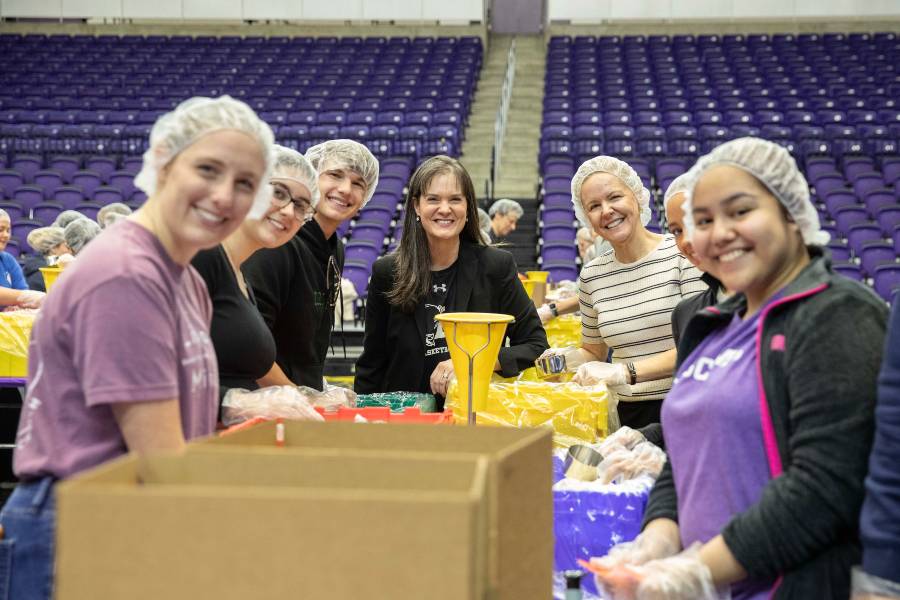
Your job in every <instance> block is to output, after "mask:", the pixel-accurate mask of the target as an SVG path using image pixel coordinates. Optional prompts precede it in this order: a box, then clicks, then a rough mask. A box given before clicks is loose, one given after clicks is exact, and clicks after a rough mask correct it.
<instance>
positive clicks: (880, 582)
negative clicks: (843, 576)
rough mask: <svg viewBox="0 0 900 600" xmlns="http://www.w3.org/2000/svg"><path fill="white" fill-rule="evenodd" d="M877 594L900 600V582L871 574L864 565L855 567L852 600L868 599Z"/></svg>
mask: <svg viewBox="0 0 900 600" xmlns="http://www.w3.org/2000/svg"><path fill="white" fill-rule="evenodd" d="M876 596H877V597H878V598H896V599H898V600H900V583H897V582H896V581H890V580H888V579H883V578H881V577H876V576H875V575H870V574H868V573H866V572H865V571H863V570H862V567H853V574H852V583H851V595H850V598H851V600H866V599H867V598H871V597H876Z"/></svg>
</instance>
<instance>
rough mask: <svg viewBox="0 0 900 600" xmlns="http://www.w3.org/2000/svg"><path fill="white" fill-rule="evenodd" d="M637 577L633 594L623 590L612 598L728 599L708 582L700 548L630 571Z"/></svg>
mask: <svg viewBox="0 0 900 600" xmlns="http://www.w3.org/2000/svg"><path fill="white" fill-rule="evenodd" d="M634 570H635V571H636V572H637V573H638V575H639V576H638V577H637V578H636V581H637V587H636V589H634V594H633V595H629V594H630V593H631V590H623V591H624V594H620V593H619V592H614V595H613V597H614V598H620V597H622V598H634V599H635V600H720V599H721V598H729V597H730V594H729V593H728V591H727V590H726V591H724V592H723V594H720V593H719V592H718V591H717V590H716V588H715V586H714V585H713V581H712V573H710V571H709V567H707V566H706V565H705V564H704V563H703V561H701V560H700V544H694V545H693V546H691V547H690V548H688V549H687V550H685V551H684V552H682V553H681V554H677V555H675V556H670V557H669V558H661V559H658V560H653V561H650V562H648V563H646V564H644V565H642V566H640V567H636V568H635V569H634Z"/></svg>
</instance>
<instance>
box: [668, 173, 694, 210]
mask: <svg viewBox="0 0 900 600" xmlns="http://www.w3.org/2000/svg"><path fill="white" fill-rule="evenodd" d="M690 186H691V175H690V172H687V173H682V174H681V175H679V176H678V177H676V178H675V179H673V180H672V183H670V184H669V187H668V188H666V195H665V196H663V210H667V209H668V208H669V200H671V199H672V197H673V196H677V195H678V194H684V195H685V199H687V193H688V190H690Z"/></svg>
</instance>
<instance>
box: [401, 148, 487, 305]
mask: <svg viewBox="0 0 900 600" xmlns="http://www.w3.org/2000/svg"><path fill="white" fill-rule="evenodd" d="M445 173H452V174H453V175H455V176H456V181H457V183H459V186H460V187H461V188H462V193H463V195H464V196H465V198H466V223H465V225H464V226H463V230H462V231H461V232H460V234H459V240H460V242H469V243H471V244H476V245H479V246H483V245H484V241H483V240H482V238H481V231H480V230H479V229H478V205H477V204H476V202H475V186H474V185H472V178H471V177H469V172H468V171H466V168H465V167H464V166H462V164H460V162H459V161H458V160H456V159H455V158H450V157H449V156H443V155H439V156H433V157H431V158H429V159H428V160H426V161H424V162H423V163H422V164H421V165H419V168H417V169H416V172H415V173H413V174H412V177H410V179H409V191H408V192H407V194H406V201H405V203H404V204H405V207H406V218H405V219H404V220H403V237H402V238H401V239H400V246H399V247H398V248H397V251H396V252H397V262H396V266H395V268H394V286H393V287H392V288H391V290H390V291H389V292H388V294H387V299H388V302H390V303H391V304H393V305H394V306H399V307H400V310H402V311H403V312H405V313H411V312H413V311H414V310H415V309H416V305H417V304H418V303H419V302H420V301H421V300H422V298H424V297H425V294H427V293H428V286H429V285H431V251H430V250H429V248H428V237H427V236H426V235H425V230H424V229H423V228H422V224H421V223H420V222H419V221H417V220H416V210H415V207H416V204H417V203H418V201H419V198H421V197H422V195H423V194H425V192H426V191H427V190H428V186H429V184H431V180H432V179H434V178H435V177H436V176H437V175H442V174H445Z"/></svg>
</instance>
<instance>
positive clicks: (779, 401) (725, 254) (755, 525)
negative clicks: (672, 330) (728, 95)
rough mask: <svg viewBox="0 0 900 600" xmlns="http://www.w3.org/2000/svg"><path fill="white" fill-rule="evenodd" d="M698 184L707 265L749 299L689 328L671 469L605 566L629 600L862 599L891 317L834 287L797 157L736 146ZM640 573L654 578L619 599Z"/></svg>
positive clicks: (695, 177) (695, 197)
mask: <svg viewBox="0 0 900 600" xmlns="http://www.w3.org/2000/svg"><path fill="white" fill-rule="evenodd" d="M691 174H692V175H691V177H692V179H691V181H692V190H691V191H690V193H689V201H688V205H687V208H686V213H687V215H688V217H687V219H688V220H687V228H688V232H689V234H690V235H691V242H692V244H693V248H694V252H695V253H696V254H697V256H698V257H699V258H700V261H701V263H702V264H709V265H711V269H712V272H713V274H714V275H715V276H716V277H717V278H718V279H719V280H720V281H722V283H723V284H724V285H725V286H726V287H727V288H728V289H729V290H732V291H733V292H734V295H733V296H732V297H730V298H728V299H727V300H726V301H724V302H722V303H720V304H718V305H717V306H716V307H715V309H713V310H703V311H701V312H699V313H697V314H695V315H694V317H693V318H692V319H691V321H690V323H689V324H688V326H687V329H686V331H685V333H684V338H683V339H682V342H681V349H682V350H683V351H684V355H683V356H681V357H680V361H679V367H678V370H677V376H676V378H675V383H674V385H673V387H672V390H671V392H669V395H668V396H667V397H666V401H665V403H664V404H663V411H662V424H663V433H664V436H665V440H666V451H667V453H668V456H669V461H668V462H667V463H666V465H665V467H664V468H663V471H662V473H661V475H660V477H659V479H658V480H657V482H656V484H655V486H654V487H653V490H652V492H651V494H650V500H649V503H648V505H647V509H646V512H645V515H644V522H645V528H644V531H643V533H642V534H641V535H640V536H639V537H638V539H637V540H635V541H634V542H630V543H629V544H625V545H622V546H617V547H615V548H613V549H612V551H611V552H610V554H609V556H608V557H607V558H604V559H600V562H601V563H602V564H603V565H604V566H606V567H610V568H611V569H613V572H612V573H610V574H608V575H606V576H602V577H600V579H601V580H602V581H603V582H606V583H607V584H609V585H611V586H612V587H615V588H616V590H615V591H614V593H613V594H612V596H613V597H614V598H634V597H636V598H657V597H662V596H660V594H663V595H664V597H666V598H668V599H670V600H682V599H683V600H687V599H690V600H697V599H706V598H717V597H718V596H717V595H716V588H719V589H720V590H721V591H724V590H725V589H727V588H729V587H730V595H731V598H733V599H734V600H748V599H754V600H755V599H760V600H761V599H767V598H776V599H782V598H784V599H796V600H801V599H802V600H806V599H809V598H820V599H825V600H845V599H846V598H848V596H849V593H850V567H851V565H853V564H854V563H857V562H858V561H859V558H860V552H859V531H858V527H859V512H860V507H861V505H862V501H863V492H864V488H863V479H864V477H865V474H866V463H867V459H868V454H869V449H870V447H871V443H872V431H873V427H874V420H873V408H874V404H875V395H876V379H877V376H878V366H879V364H880V362H881V355H882V345H883V343H884V330H885V321H886V316H887V315H886V313H887V310H886V308H885V306H884V303H883V302H882V301H881V300H880V299H879V298H878V297H876V296H875V295H874V294H873V293H872V292H871V290H868V289H866V288H865V287H864V286H863V285H861V284H859V283H857V282H854V281H851V280H850V279H848V278H846V277H842V276H840V275H837V274H835V273H834V272H833V271H832V269H831V265H830V261H829V260H828V259H827V258H826V256H825V254H824V252H823V250H822V245H824V244H825V243H826V242H827V239H828V235H827V234H826V233H824V232H822V231H821V230H820V228H819V221H818V215H817V213H816V210H815V208H814V206H813V204H812V202H811V201H810V197H809V186H808V184H807V183H806V180H805V179H804V177H803V175H802V174H801V173H800V171H799V169H798V168H797V165H796V163H795V162H794V159H793V158H792V157H791V155H790V154H789V153H788V151H787V150H786V149H785V148H783V147H781V146H779V145H777V144H774V143H772V142H768V141H765V140H760V139H757V138H741V139H737V140H733V141H730V142H727V143H725V144H722V145H721V146H719V147H717V148H716V149H715V150H713V151H712V152H711V153H710V154H708V155H707V156H704V157H703V158H701V159H700V160H699V161H698V162H697V164H696V165H695V166H694V168H693V169H692V171H691ZM623 563H624V564H629V565H632V567H631V568H632V569H633V570H636V572H637V574H638V578H634V579H632V578H629V581H628V582H625V581H622V580H619V584H613V583H612V581H613V580H616V579H617V575H618V574H620V572H618V573H617V571H618V569H619V567H618V565H621V564H623ZM642 563H646V564H642ZM634 565H637V566H634ZM638 580H639V581H640V583H639V584H637V588H636V589H634V587H635V586H634V584H635V583H636V582H637V581H638Z"/></svg>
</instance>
